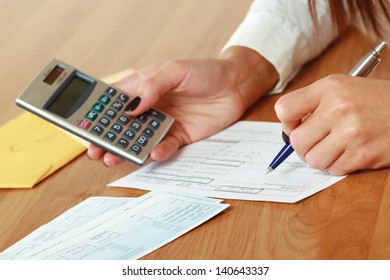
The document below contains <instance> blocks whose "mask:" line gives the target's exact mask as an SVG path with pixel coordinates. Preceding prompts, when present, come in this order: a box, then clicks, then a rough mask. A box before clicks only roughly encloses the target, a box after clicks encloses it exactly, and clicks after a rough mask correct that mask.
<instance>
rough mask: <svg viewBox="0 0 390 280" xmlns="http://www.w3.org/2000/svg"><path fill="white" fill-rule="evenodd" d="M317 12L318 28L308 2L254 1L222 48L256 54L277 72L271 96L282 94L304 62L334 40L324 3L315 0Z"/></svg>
mask: <svg viewBox="0 0 390 280" xmlns="http://www.w3.org/2000/svg"><path fill="white" fill-rule="evenodd" d="M316 10H317V20H318V23H317V25H318V26H317V29H315V28H314V24H313V21H312V18H311V15H310V11H309V6H308V0H294V1H291V0H255V1H254V2H253V3H252V5H251V7H250V9H249V11H248V13H247V15H246V17H245V19H244V20H243V21H242V22H241V24H240V26H239V27H238V28H237V30H236V31H235V32H234V33H233V35H232V37H231V38H230V39H229V41H228V42H227V43H226V45H225V46H224V48H223V49H226V48H228V47H230V46H244V47H248V48H250V49H253V50H255V51H257V52H258V53H259V54H261V55H262V56H263V57H264V58H265V59H267V60H268V61H269V62H270V63H271V64H272V65H273V66H274V67H275V68H276V70H277V71H278V73H279V82H278V83H277V84H276V86H275V87H274V88H273V89H272V90H271V92H270V93H278V92H281V91H283V90H284V88H285V87H286V85H287V84H288V83H289V82H290V81H291V79H292V78H294V76H295V75H296V74H297V72H298V71H299V70H300V68H301V67H302V65H303V64H304V63H306V62H308V61H309V60H311V59H313V58H314V57H316V56H317V55H319V54H320V53H321V52H322V51H323V50H324V49H325V48H326V47H327V46H328V45H329V44H330V43H331V42H332V41H333V40H334V39H335V38H336V37H337V31H336V28H335V26H334V25H333V23H332V17H331V14H330V10H329V6H328V4H327V1H316Z"/></svg>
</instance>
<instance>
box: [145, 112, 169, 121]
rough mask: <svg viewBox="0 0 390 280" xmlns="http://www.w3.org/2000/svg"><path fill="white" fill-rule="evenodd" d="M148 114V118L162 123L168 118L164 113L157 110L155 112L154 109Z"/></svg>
mask: <svg viewBox="0 0 390 280" xmlns="http://www.w3.org/2000/svg"><path fill="white" fill-rule="evenodd" d="M146 114H147V115H148V116H151V117H152V118H153V119H155V120H158V121H160V122H162V121H164V120H165V118H166V116H165V115H164V114H163V113H161V112H159V111H156V110H153V109H150V110H149V111H147V112H146Z"/></svg>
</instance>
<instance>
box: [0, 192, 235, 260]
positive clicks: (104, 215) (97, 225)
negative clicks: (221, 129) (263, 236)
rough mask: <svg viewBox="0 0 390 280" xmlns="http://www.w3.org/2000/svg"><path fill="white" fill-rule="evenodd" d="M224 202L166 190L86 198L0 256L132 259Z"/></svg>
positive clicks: (195, 223)
mask: <svg viewBox="0 0 390 280" xmlns="http://www.w3.org/2000/svg"><path fill="white" fill-rule="evenodd" d="M228 206H229V205H228V204H222V203H221V200H216V199H211V198H206V197H200V196H193V195H186V194H179V193H170V192H166V191H161V192H159V191H156V192H149V193H147V194H145V195H143V196H141V197H139V198H134V199H129V198H104V197H101V198H89V199H87V200H85V201H83V202H82V203H80V204H79V205H77V206H75V207H73V208H71V209H70V210H68V211H67V212H65V213H64V214H62V215H61V216H59V217H58V218H56V219H54V220H53V221H51V222H50V223H48V224H46V225H44V226H42V227H40V228H38V229H37V230H35V231H34V232H33V233H31V234H30V235H28V236H27V237H25V238H23V239H22V240H20V241H19V242H17V243H15V244H14V245H12V246H11V247H9V248H8V249H6V250H5V251H3V252H2V253H0V259H3V260H12V259H19V260H30V259H37V260H48V259H50V260H61V259H63V260H65V259H66V260H103V259H104V260H126V259H138V258H141V257H142V256H145V255H146V254H148V253H150V252H152V251H154V250H156V249H157V248H159V247H161V246H163V245H165V244H167V243H169V242H170V241H173V240H174V239H176V238H178V237H179V236H181V235H183V234H184V233H186V232H188V231H190V230H191V229H193V228H195V227H197V226H199V225H200V224H202V223H204V222H206V221H207V220H209V219H210V218H212V217H214V216H215V215H217V214H218V213H220V212H221V211H223V210H224V209H226V208H227V207H228Z"/></svg>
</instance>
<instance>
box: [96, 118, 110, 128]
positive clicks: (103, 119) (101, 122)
mask: <svg viewBox="0 0 390 280" xmlns="http://www.w3.org/2000/svg"><path fill="white" fill-rule="evenodd" d="M99 124H100V125H102V126H104V127H107V126H108V125H109V124H110V120H109V119H107V118H105V117H103V118H101V119H100V120H99Z"/></svg>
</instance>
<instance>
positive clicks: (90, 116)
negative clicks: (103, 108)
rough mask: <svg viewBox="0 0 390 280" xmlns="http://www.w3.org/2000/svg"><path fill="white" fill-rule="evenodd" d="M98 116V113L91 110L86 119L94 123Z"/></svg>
mask: <svg viewBox="0 0 390 280" xmlns="http://www.w3.org/2000/svg"><path fill="white" fill-rule="evenodd" d="M97 116H98V113H96V112H95V111H92V110H90V111H89V112H88V113H87V114H86V115H85V118H86V119H88V120H90V121H94V120H96V118H97Z"/></svg>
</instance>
